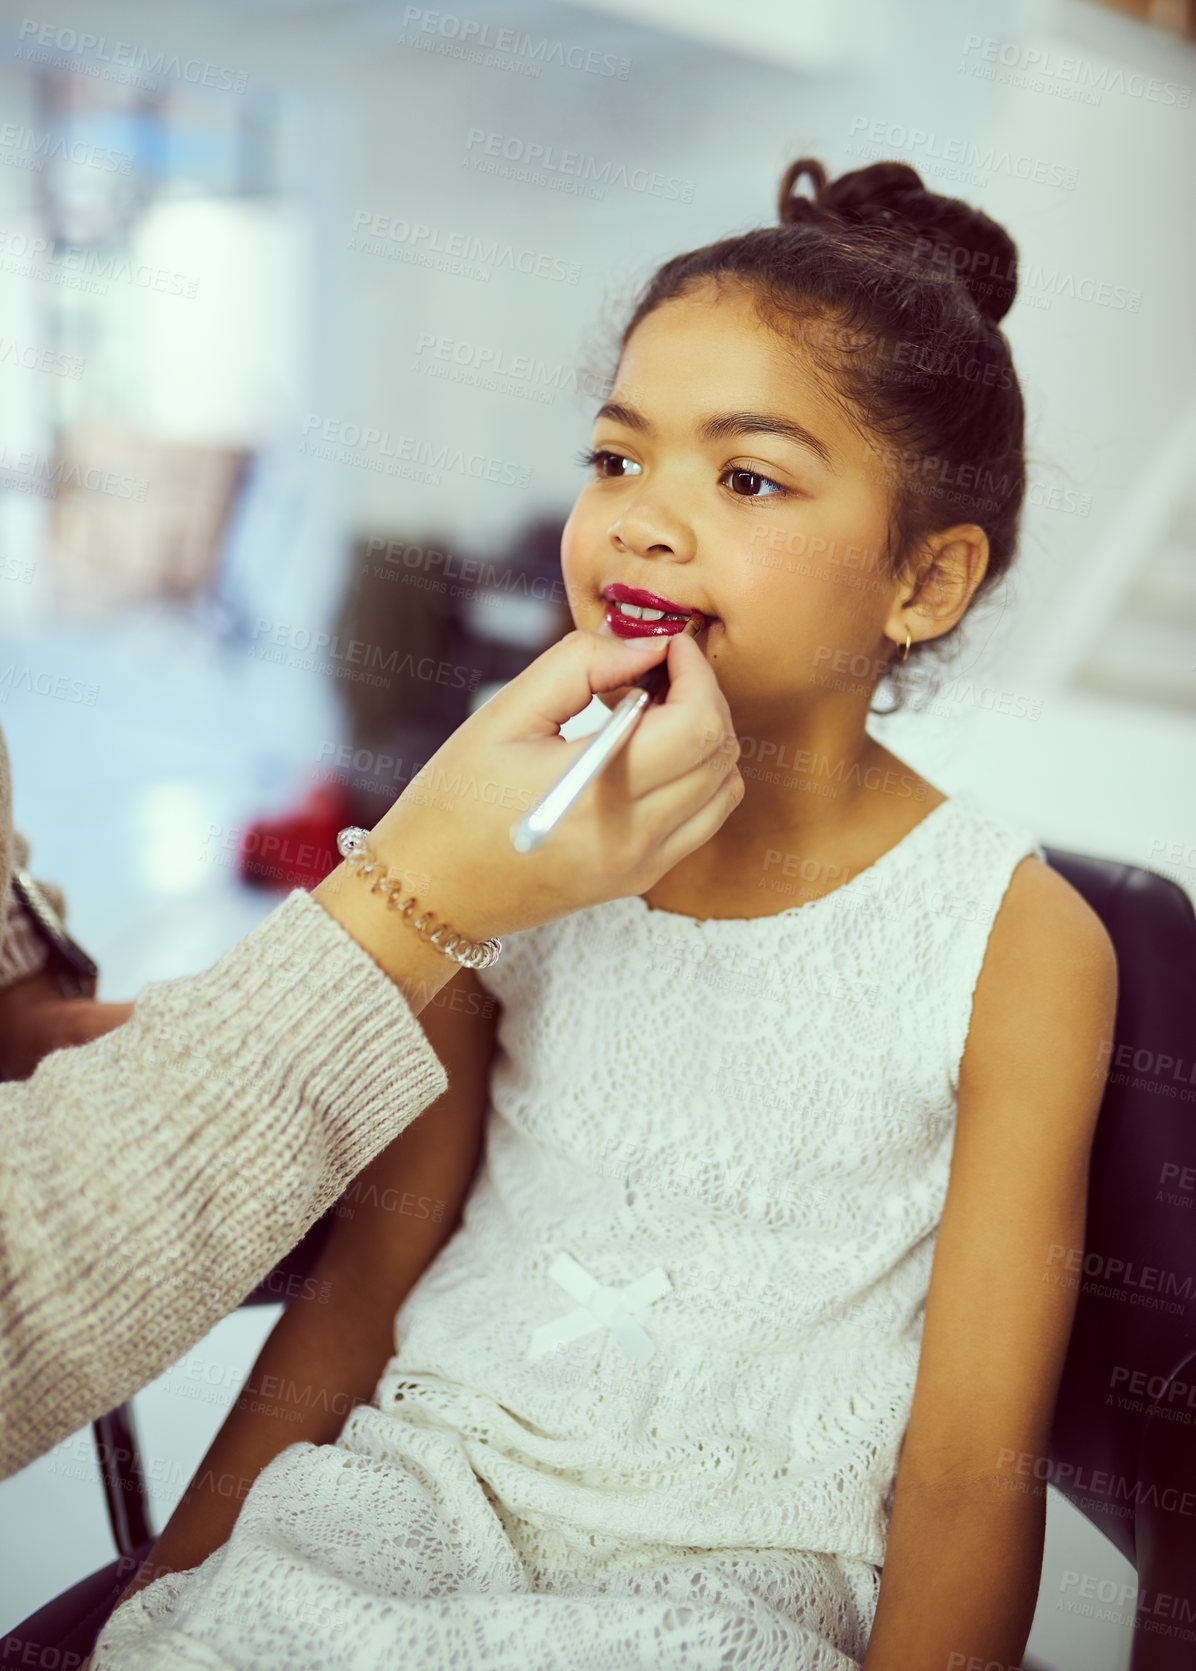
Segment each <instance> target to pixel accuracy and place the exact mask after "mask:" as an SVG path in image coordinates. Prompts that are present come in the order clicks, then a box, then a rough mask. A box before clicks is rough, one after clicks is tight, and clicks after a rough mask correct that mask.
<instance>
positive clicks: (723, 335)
mask: <svg viewBox="0 0 1196 1671" xmlns="http://www.w3.org/2000/svg"><path fill="white" fill-rule="evenodd" d="M781 426H784V430H782V427H781ZM592 440H593V449H594V451H595V452H597V453H598V454H599V455H600V457H599V458H598V460H597V462H596V463H595V464H594V465H593V466H592V467H591V479H590V480H589V481H588V482H587V483H586V485H585V486H584V487H583V488H582V491H581V493H580V494H579V496H578V499H577V503H576V504H575V505H574V507H573V510H572V512H571V513H570V516H569V520H568V522H567V523H566V524H565V528H564V532H563V534H562V536H561V563H562V568H563V571H564V579H565V587H566V595H567V597H568V599H569V606H570V609H571V610H572V614H573V620H574V624H575V625H576V626H578V627H581V628H583V629H586V630H588V631H592V632H610V631H611V630H612V628H611V626H610V621H609V615H608V611H612V610H613V608H614V605H613V604H608V601H607V599H606V597H605V596H604V588H605V587H608V586H610V585H612V584H619V583H622V584H623V585H625V586H629V587H636V588H639V589H641V590H643V591H646V592H651V593H654V594H655V595H657V596H659V597H663V598H665V599H666V600H668V601H669V602H672V603H677V604H681V605H683V606H686V607H688V608H697V609H700V610H701V611H702V612H703V614H704V615H705V616H706V617H707V619H708V620H709V621H710V627H709V630H708V631H707V632H705V633H703V634H701V635H700V636H699V638H698V643H699V645H700V646H702V647H703V648H704V651H705V654H706V657H707V660H708V661H709V662H710V663H711V664H712V665H713V666H715V667H716V668H717V672H718V682H719V685H720V687H721V689H722V691H723V694H724V696H725V697H726V699H727V703H728V705H729V707H730V709H731V713H732V716H733V718H734V719H735V721H736V730H737V732H738V733H739V734H740V735H741V736H742V735H743V734H744V728H745V727H746V728H747V729H748V730H749V731H752V730H753V729H754V731H755V734H756V735H757V736H769V737H776V738H778V739H780V738H784V737H785V736H787V735H790V734H793V733H794V732H795V730H796V731H800V730H802V729H803V728H804V727H803V721H804V720H808V719H809V718H810V717H811V716H812V715H813V714H815V713H816V712H819V711H820V710H824V709H827V707H828V705H830V707H831V711H835V710H838V712H839V713H842V712H843V711H844V710H843V704H844V702H845V696H844V692H845V691H847V692H849V693H850V694H849V695H848V696H847V698H846V700H847V701H848V702H849V703H850V704H852V706H854V705H856V704H858V705H859V707H860V711H861V713H866V712H867V708H868V705H869V703H870V701H871V698H872V689H873V687H874V686H875V683H876V679H877V677H878V676H879V672H880V668H879V666H875V667H874V663H875V662H878V661H880V660H882V659H883V658H885V657H886V656H887V655H888V654H889V653H890V652H891V651H892V647H893V640H892V639H891V638H888V637H886V635H885V633H884V631H883V630H882V629H883V626H884V623H885V621H886V619H887V618H888V617H889V615H890V613H891V611H892V608H893V600H894V599H895V598H897V597H898V594H899V591H900V587H899V583H898V582H897V581H895V580H892V579H887V578H886V575H885V569H884V566H883V563H882V559H881V552H882V550H883V548H884V543H885V538H886V534H887V527H888V515H889V492H890V487H891V482H892V476H891V473H886V471H885V470H884V469H883V468H882V466H881V461H880V460H879V458H878V456H877V454H876V452H875V451H874V450H873V448H872V446H871V445H870V444H869V443H868V442H867V440H866V439H865V438H864V437H863V436H861V434H860V433H859V432H858V431H857V430H856V429H855V428H854V427H853V426H852V424H851V423H850V422H849V421H848V419H847V417H846V415H845V414H844V412H843V411H842V409H841V408H840V407H839V406H838V405H837V404H836V403H835V402H834V401H832V400H831V399H829V398H828V397H827V396H826V395H825V394H824V393H822V391H821V390H820V388H819V385H818V383H817V382H816V380H815V378H814V376H813V375H812V373H811V372H809V371H807V370H806V369H805V361H804V355H803V352H802V351H801V350H800V349H799V350H798V351H797V352H796V353H795V352H794V350H793V349H791V348H789V347H788V346H787V345H786V346H782V345H781V344H780V343H778V340H777V338H776V336H775V335H774V334H773V333H772V332H771V331H770V330H768V328H767V327H766V326H765V325H764V324H763V323H762V322H761V321H760V320H759V319H758V318H757V316H756V314H755V311H754V309H753V307H752V304H751V300H750V298H749V297H748V296H746V295H745V294H743V293H742V292H741V291H739V290H730V291H725V292H723V293H722V294H721V295H720V294H718V293H716V292H715V290H714V289H713V287H712V286H709V285H707V286H705V287H704V288H703V289H702V290H701V291H699V292H695V293H694V295H693V296H691V297H687V298H686V299H684V300H674V301H671V302H666V303H664V304H663V305H662V306H661V307H659V308H657V309H655V311H654V312H652V313H650V314H649V315H648V316H647V318H645V319H644V320H642V321H641V323H640V324H639V325H638V326H637V327H636V329H635V331H634V332H633V333H632V335H631V338H630V340H629V341H628V343H627V346H626V348H625V350H624V352H623V356H622V359H621V361H620V363H619V368H618V374H617V378H616V381H615V386H614V388H613V389H612V391H611V396H610V400H609V401H608V402H607V403H606V405H605V406H604V407H603V408H602V411H601V412H600V413H599V416H598V417H597V419H596V420H595V423H594V428H593V436H592ZM853 657H854V658H855V660H854V661H853V659H852V658H853ZM869 673H871V676H870V677H869V676H868V674H869ZM630 688H631V687H629V686H624V687H622V688H621V689H619V690H615V691H607V692H605V693H603V696H602V700H603V702H605V704H606V705H607V707H614V706H615V704H616V703H617V702H618V701H619V699H620V698H621V697H622V696H624V695H626V693H627V690H628V689H630Z"/></svg>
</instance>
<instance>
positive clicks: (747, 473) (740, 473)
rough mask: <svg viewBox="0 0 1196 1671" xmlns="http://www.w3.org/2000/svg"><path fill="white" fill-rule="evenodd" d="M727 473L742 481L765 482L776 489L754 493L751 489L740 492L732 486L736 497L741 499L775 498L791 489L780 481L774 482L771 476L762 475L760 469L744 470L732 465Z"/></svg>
mask: <svg viewBox="0 0 1196 1671" xmlns="http://www.w3.org/2000/svg"><path fill="white" fill-rule="evenodd" d="M726 474H727V476H729V477H731V478H732V479H734V478H735V477H738V478H739V480H740V481H745V480H746V481H749V482H765V483H767V485H768V486H769V487H771V488H775V489H776V492H775V493H753V492H750V491H749V492H747V493H740V492H739V491H738V490H737V489H736V488H734V487H732V489H731V491H732V493H734V494H735V496H736V498H739V499H775V498H776V497H777V495H778V494H784V493H787V492H788V491H789V490H788V488H785V487H782V486H781V484H780V482H774V481H773V479H772V477H771V476H762V475H761V474H760V472H759V471H758V470H743V469H736V468H734V467H732V468H731V469H730V470H728V471H727V472H726Z"/></svg>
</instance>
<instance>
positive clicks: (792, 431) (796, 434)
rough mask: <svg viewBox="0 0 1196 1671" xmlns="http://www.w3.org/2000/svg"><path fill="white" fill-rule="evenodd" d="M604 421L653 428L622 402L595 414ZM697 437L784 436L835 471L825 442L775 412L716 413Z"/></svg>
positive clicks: (699, 428)
mask: <svg viewBox="0 0 1196 1671" xmlns="http://www.w3.org/2000/svg"><path fill="white" fill-rule="evenodd" d="M600 418H609V419H610V420H611V422H612V423H616V424H625V425H626V426H627V428H628V429H638V430H640V431H642V432H643V433H644V434H647V435H650V434H651V433H652V427H653V426H652V425H651V424H650V423H649V422H648V420H647V418H645V417H644V415H643V413H642V412H637V411H636V409H635V407H634V406H626V405H624V404H623V402H621V401H617V400H608V401H606V402H605V403H604V404H603V405H602V406H600V407H599V408H598V410H597V412H595V414H594V422H595V423H597V422H598V420H599V419H600ZM695 433H696V434H697V437H698V439H699V440H700V441H722V440H728V439H730V437H731V436H734V435H780V436H782V437H783V438H784V439H785V440H786V441H795V442H796V443H797V445H798V446H799V447H806V448H808V449H809V451H810V452H812V453H815V454H817V456H818V457H819V458H820V459H821V460H822V462H823V463H824V464H825V465H826V467H827V469H828V470H833V469H834V467H835V466H834V462H833V460H832V457H831V450H830V448H829V447H828V446H827V445H826V443H825V442H823V441H820V440H819V439H818V437H817V436H816V435H811V433H810V431H809V430H808V429H804V428H803V427H802V425H801V424H795V423H794V422H793V420H792V419H791V418H782V417H780V416H778V414H776V413H775V412H716V413H714V414H713V416H711V417H709V418H703V420H702V422H701V423H700V424H699V425H698V426H697V430H696V432H695Z"/></svg>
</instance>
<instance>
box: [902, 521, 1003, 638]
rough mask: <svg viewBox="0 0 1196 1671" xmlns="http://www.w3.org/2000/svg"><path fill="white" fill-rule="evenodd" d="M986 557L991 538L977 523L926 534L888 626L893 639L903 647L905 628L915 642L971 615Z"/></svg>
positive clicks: (982, 575)
mask: <svg viewBox="0 0 1196 1671" xmlns="http://www.w3.org/2000/svg"><path fill="white" fill-rule="evenodd" d="M988 556H989V549H988V535H987V534H986V533H985V532H984V529H983V528H981V527H980V526H979V525H978V524H977V523H975V522H961V523H957V524H956V525H954V526H953V527H951V528H940V529H939V530H937V532H935V533H933V534H930V535H928V536H927V538H926V539H925V540H924V541H923V543H922V545H921V547H920V548H919V550H918V552H917V554H916V556H915V558H914V560H913V561H912V562H911V563H910V564H908V565H907V567H906V569H905V571H904V574H903V580H904V582H905V584H904V586H903V588H902V590H901V592H900V593H899V595H898V597H897V600H896V602H895V605H894V608H893V611H892V614H891V615H890V617H889V620H888V621H887V622H886V624H885V631H886V632H887V633H888V635H889V637H890V638H892V639H893V640H894V642H896V643H898V644H900V643H903V642H904V639H905V629H906V625H907V624H908V625H909V627H910V630H911V632H912V633H913V635H914V637H915V638H916V639H922V638H941V637H942V635H943V634H944V633H946V632H950V630H951V628H952V627H953V626H954V625H955V623H956V622H957V621H959V620H960V619H961V618H962V617H963V616H964V615H965V614H966V613H967V609H968V605H969V604H970V603H971V601H972V598H973V596H974V594H975V591H976V588H977V587H978V586H979V584H980V582H981V581H982V580H983V579H984V575H985V571H986V570H987V568H988Z"/></svg>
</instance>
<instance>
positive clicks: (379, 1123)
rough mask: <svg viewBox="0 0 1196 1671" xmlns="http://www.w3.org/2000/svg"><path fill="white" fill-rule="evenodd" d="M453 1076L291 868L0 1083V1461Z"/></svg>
mask: <svg viewBox="0 0 1196 1671" xmlns="http://www.w3.org/2000/svg"><path fill="white" fill-rule="evenodd" d="M8 805H9V795H8V778H7V756H6V754H4V752H3V745H2V739H0V813H2V812H3V811H4V809H5V808H7V806H8ZM0 832H2V834H0V861H2V862H3V865H4V866H5V867H7V864H8V862H9V861H8V853H9V851H10V843H11V833H10V830H9V827H8V824H7V822H4V823H2V824H0ZM447 1084H448V1075H447V1074H446V1072H445V1070H444V1068H443V1067H442V1065H441V1063H440V1060H439V1058H438V1057H437V1055H436V1053H435V1051H434V1050H433V1049H432V1047H431V1045H430V1044H429V1043H428V1040H427V1037H426V1035H425V1034H424V1032H423V1030H422V1028H421V1027H420V1025H419V1022H418V1020H417V1019H416V1017H415V1016H414V1015H413V1014H412V1012H411V1009H410V1007H409V1005H408V1004H407V1001H406V999H405V998H404V997H403V995H402V993H401V992H400V991H399V989H398V988H397V987H396V986H395V985H394V983H393V982H392V981H391V980H390V979H389V978H388V977H387V976H386V975H385V974H383V972H382V970H381V969H380V968H379V967H378V966H377V964H376V963H374V961H373V960H372V958H370V957H369V956H368V954H367V953H366V952H365V951H364V950H362V948H361V947H360V946H359V945H358V944H357V942H356V941H355V940H353V939H352V938H351V937H350V936H349V935H348V934H347V933H346V932H345V930H344V929H343V928H341V926H340V924H339V923H337V922H335V921H334V920H333V918H332V917H330V916H329V915H328V913H327V912H326V911H325V910H324V909H323V907H322V906H320V905H318V904H317V903H316V902H315V900H313V899H312V898H311V897H310V896H309V895H308V894H306V893H303V892H302V891H301V890H297V891H296V892H294V893H292V894H291V895H290V896H289V898H288V899H286V900H285V901H284V902H283V903H282V904H280V905H279V906H278V907H277V909H276V910H274V911H273V912H271V914H270V915H269V916H268V917H266V918H265V919H264V921H263V922H261V923H259V924H258V926H257V927H256V928H254V929H253V930H252V931H251V932H250V933H249V934H247V935H245V937H244V938H243V939H242V940H240V941H238V943H237V944H236V945H235V946H234V947H233V948H232V950H231V951H229V952H227V953H226V954H225V955H224V956H223V957H222V958H221V959H220V961H219V962H218V963H216V964H215V966H214V967H213V968H211V969H209V970H206V971H205V972H204V973H202V974H199V975H194V976H189V977H188V978H186V979H182V980H173V981H163V982H159V983H157V984H155V985H151V986H148V987H147V988H146V989H145V991H144V992H143V993H142V995H141V996H140V997H139V998H138V999H137V1001H136V1003H135V1005H134V1008H133V1015H132V1018H131V1019H130V1020H129V1021H128V1022H127V1023H126V1024H125V1025H124V1026H123V1027H120V1028H118V1029H117V1030H116V1031H115V1032H112V1033H109V1034H107V1035H105V1036H104V1037H103V1038H100V1039H96V1040H95V1041H93V1042H92V1043H91V1044H87V1045H81V1046H77V1047H75V1048H73V1049H65V1050H57V1051H54V1052H52V1053H51V1054H50V1055H49V1056H48V1057H46V1058H45V1060H44V1061H43V1062H42V1063H41V1065H40V1066H39V1068H38V1069H37V1071H36V1073H35V1074H34V1075H33V1076H32V1078H30V1079H27V1080H24V1081H20V1082H18V1083H10V1084H0V1155H2V1156H3V1166H2V1167H0V1478H2V1477H4V1476H6V1475H8V1474H11V1473H13V1472H15V1471H16V1470H17V1469H19V1468H22V1467H24V1466H25V1464H26V1463H28V1462H30V1461H32V1460H33V1458H34V1457H36V1456H38V1455H40V1454H41V1453H42V1452H43V1451H45V1450H48V1449H49V1448H50V1447H51V1446H53V1445H55V1444H57V1443H58V1442H59V1441H60V1440H61V1439H64V1438H66V1437H67V1436H68V1435H69V1434H71V1433H73V1432H74V1431H75V1430H76V1429H78V1428H79V1427H81V1426H82V1425H83V1424H84V1423H86V1422H88V1421H90V1420H92V1419H94V1417H96V1416H98V1415H102V1414H103V1413H104V1411H106V1410H110V1409H112V1408H113V1407H114V1406H115V1405H117V1404H119V1403H121V1401H122V1400H124V1399H125V1398H128V1397H129V1396H130V1395H131V1394H132V1393H133V1392H135V1391H136V1389H137V1388H138V1387H141V1386H144V1385H145V1383H146V1382H147V1381H151V1380H153V1379H154V1377H155V1376H157V1375H160V1374H161V1373H162V1371H163V1370H165V1369H166V1368H167V1367H168V1366H169V1365H170V1364H172V1363H174V1362H175V1360H176V1359H177V1358H179V1357H180V1356H181V1355H182V1354H183V1353H184V1352H185V1351H187V1350H188V1349H189V1348H190V1347H191V1346H193V1345H194V1344H195V1342H196V1341H197V1340H199V1339H201V1338H202V1337H203V1335H205V1334H206V1333H207V1332H208V1330H209V1329H210V1328H211V1327H212V1326H213V1324H214V1323H216V1322H217V1321H218V1319H219V1318H221V1317H223V1316H224V1315H225V1314H226V1313H227V1312H229V1311H231V1310H232V1309H233V1308H234V1307H235V1306H236V1305H237V1304H238V1303H239V1302H240V1301H241V1300H242V1299H243V1298H244V1297H245V1295H246V1294H248V1293H249V1292H250V1290H251V1289H252V1288H254V1287H255V1286H256V1284H257V1283H258V1282H260V1281H261V1280H262V1278H263V1277H265V1276H266V1275H268V1273H269V1272H270V1271H271V1270H272V1269H273V1267H274V1265H275V1264H276V1263H277V1262H278V1260H279V1259H280V1258H281V1257H282V1255H283V1254H284V1253H285V1252H286V1251H287V1250H288V1249H289V1248H291V1247H293V1246H294V1244H295V1243H296V1242H297V1241H298V1240H299V1239H300V1237H301V1236H302V1235H303V1234H304V1233H305V1232H306V1231H307V1230H308V1229H309V1228H310V1226H311V1225H312V1224H313V1223H314V1222H315V1220H316V1219H317V1218H318V1217H319V1216H320V1215H321V1214H322V1213H323V1212H324V1211H325V1209H326V1208H328V1207H329V1206H331V1205H332V1203H333V1202H334V1201H335V1200H336V1199H337V1197H338V1196H339V1195H340V1194H341V1193H342V1191H343V1190H344V1189H345V1187H346V1186H347V1184H348V1183H349V1182H350V1180H351V1179H352V1178H353V1177H354V1176H355V1175H356V1174H357V1173H358V1172H359V1171H360V1170H361V1168H362V1167H363V1166H365V1165H367V1164H368V1163H369V1161H371V1160H372V1159H373V1158H374V1156H375V1155H377V1154H378V1153H379V1152H380V1151H381V1150H382V1149H383V1148H385V1147H386V1145H387V1144H388V1143H390V1142H392V1141H393V1139H394V1138H395V1137H397V1136H398V1135H399V1133H400V1132H401V1131H402V1130H403V1129H404V1128H405V1127H406V1126H407V1125H409V1124H410V1123H411V1121H412V1120H413V1119H415V1117H416V1116H417V1115H418V1114H419V1112H420V1111H421V1110H422V1109H423V1108H425V1107H427V1105H428V1104H429V1103H430V1102H432V1101H433V1100H434V1099H435V1098H437V1097H438V1096H440V1095H441V1093H442V1092H443V1091H444V1089H445V1088H446V1086H447Z"/></svg>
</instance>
